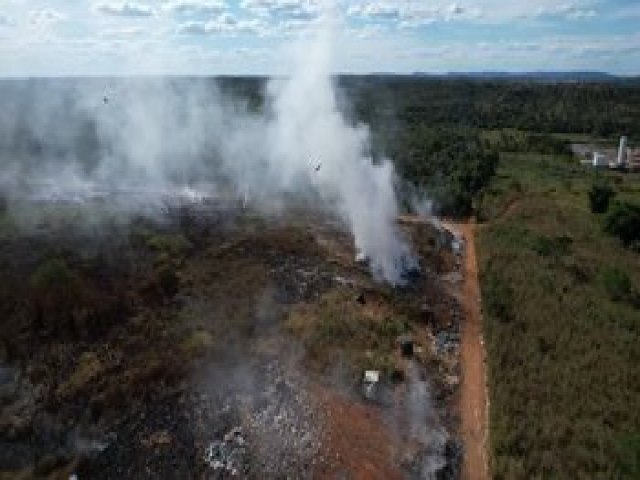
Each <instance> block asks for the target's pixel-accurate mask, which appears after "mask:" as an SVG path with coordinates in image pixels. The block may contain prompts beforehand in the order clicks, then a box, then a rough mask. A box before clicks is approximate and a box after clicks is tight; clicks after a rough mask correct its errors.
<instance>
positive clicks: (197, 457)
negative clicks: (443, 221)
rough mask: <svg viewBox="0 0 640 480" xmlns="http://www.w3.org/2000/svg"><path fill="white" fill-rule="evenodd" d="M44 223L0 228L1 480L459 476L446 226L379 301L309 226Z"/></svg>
mask: <svg viewBox="0 0 640 480" xmlns="http://www.w3.org/2000/svg"><path fill="white" fill-rule="evenodd" d="M59 210H60V209H58V210H56V212H55V215H57V217H56V219H55V221H53V220H52V217H51V215H52V214H51V212H49V213H48V214H47V216H42V217H40V219H39V220H38V221H37V222H35V223H34V224H32V225H29V227H28V228H26V227H24V226H18V225H15V224H13V223H11V221H10V220H6V219H5V221H4V223H2V224H0V225H1V228H0V266H1V267H3V268H2V274H1V275H2V282H1V286H0V323H1V325H0V327H1V328H0V332H1V333H0V479H5V478H6V479H9V478H11V479H16V478H24V479H29V478H51V479H55V478H61V479H65V480H66V479H68V478H74V477H73V476H74V475H75V476H76V477H75V478H80V479H82V478H91V479H95V478H98V479H99V478H105V479H107V478H203V479H204V478H207V479H208V478H283V477H288V478H385V479H388V478H438V479H440V478H457V477H458V470H459V466H460V461H461V455H462V451H461V448H460V447H459V442H458V440H457V438H458V437H457V432H458V420H457V417H456V414H455V411H454V409H453V407H452V405H453V403H454V402H453V399H454V398H455V395H456V392H457V386H458V381H459V380H458V378H459V365H458V346H459V326H460V322H461V315H462V313H461V308H460V305H459V304H458V302H457V300H455V296H454V295H451V294H450V293H448V292H450V291H451V289H452V288H453V289H455V288H456V286H457V285H459V283H460V277H459V273H457V272H459V270H458V269H459V266H460V259H459V258H458V257H457V256H456V254H455V252H452V251H451V249H450V245H451V238H450V237H449V236H448V235H447V234H446V232H444V231H439V230H438V229H437V228H435V227H433V226H432V225H429V224H426V223H424V222H419V221H411V222H409V221H404V222H402V228H403V229H404V230H405V232H406V234H407V235H408V236H410V237H411V239H412V240H413V243H414V244H415V246H416V250H417V252H418V254H419V255H420V263H421V271H420V273H417V272H416V273H415V274H414V275H413V276H412V277H411V279H410V282H409V283H408V285H407V286H406V287H404V288H391V287H388V286H385V285H380V284H378V283H376V282H374V281H373V280H372V279H371V277H370V275H369V273H368V270H367V268H366V265H362V264H358V263H356V262H355V261H354V260H353V259H354V258H355V252H354V251H353V247H352V246H351V241H350V238H349V236H348V234H346V233H345V232H344V231H343V230H342V228H341V227H340V226H339V224H337V223H336V222H332V221H329V220H321V218H323V217H321V216H319V214H318V213H317V212H305V211H301V212H296V213H295V214H293V213H288V214H283V215H280V216H278V217H273V218H268V219H267V218H265V217H264V216H260V215H257V214H253V213H251V212H248V211H246V210H242V209H240V208H235V207H234V208H227V207H225V208H220V207H219V206H215V205H206V204H202V205H197V206H181V207H180V208H177V207H172V208H168V209H166V210H165V211H163V212H162V216H161V217H158V218H155V219H153V220H150V219H149V218H148V217H147V218H137V219H129V220H127V222H126V223H123V222H121V221H118V222H116V223H115V224H112V225H106V224H107V223H108V222H113V219H110V220H104V221H103V222H102V223H101V224H94V225H93V226H92V227H91V228H87V227H86V224H85V223H82V228H79V223H78V222H84V218H85V217H84V216H82V215H80V216H79V215H77V212H75V211H69V210H67V211H65V212H62V213H61V212H60V211H59ZM61 218H62V219H64V222H63V221H61ZM65 222H66V223H65ZM402 339H404V341H405V343H406V341H407V339H408V341H409V342H410V343H411V345H412V348H411V352H407V351H406V348H402V345H403V343H402V341H403V340H402ZM399 340H401V342H400V343H399ZM365 370H375V371H378V372H380V381H379V383H378V384H376V386H375V391H374V394H373V395H366V396H365V395H364V391H363V385H362V376H363V372H364V371H365Z"/></svg>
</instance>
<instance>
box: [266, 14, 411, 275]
mask: <svg viewBox="0 0 640 480" xmlns="http://www.w3.org/2000/svg"><path fill="white" fill-rule="evenodd" d="M335 25H337V21H336V20H335V17H334V15H333V14H332V9H331V8H330V7H325V11H324V15H323V17H322V18H321V20H320V23H319V28H318V32H317V33H316V35H315V38H314V40H313V42H312V44H311V45H309V46H308V47H307V48H305V49H304V51H302V50H301V51H300V52H299V53H298V55H299V56H298V58H297V61H296V62H294V65H295V66H294V70H293V72H292V73H291V76H290V77H288V78H287V79H286V80H285V81H284V82H277V81H272V83H271V86H270V93H271V96H272V99H273V114H274V121H273V122H272V124H271V125H269V135H268V139H269V142H270V146H271V148H270V149H269V152H270V156H271V159H270V164H271V165H274V166H276V168H279V169H280V168H282V166H283V164H284V165H286V166H287V168H285V169H283V171H284V172H285V177H284V178H283V181H284V182H285V183H288V182H290V181H295V178H296V177H297V176H298V175H302V176H305V177H307V178H308V179H309V181H310V183H311V184H312V185H313V186H314V187H315V188H316V189H317V190H318V191H319V193H320V194H321V195H322V196H323V197H324V198H325V199H327V200H328V201H334V202H335V203H336V204H337V205H338V207H339V209H340V213H341V214H342V216H343V218H344V219H345V221H346V222H347V223H348V225H349V226H350V228H351V231H352V233H353V236H354V241H355V245H356V248H357V250H358V252H359V255H360V256H363V257H366V258H368V259H369V260H370V263H371V267H372V269H373V272H374V274H375V275H377V276H379V277H381V278H384V279H385V280H387V281H389V282H391V283H394V284H395V283H399V282H400V281H401V276H402V273H403V271H404V269H405V268H406V267H407V266H408V265H407V262H408V261H411V260H410V259H411V255H410V251H409V248H408V247H407V245H406V243H405V242H404V241H403V239H402V237H401V235H400V232H399V231H398V229H397V226H396V223H395V219H396V216H397V214H398V206H397V200H396V194H395V190H394V175H395V174H394V169H393V165H392V164H391V162H389V161H388V160H386V159H385V160H384V161H383V162H382V163H381V164H379V165H374V164H373V162H372V158H371V157H370V155H369V151H370V142H369V131H368V129H367V128H366V126H364V125H360V126H351V125H348V124H347V123H346V121H345V118H344V117H343V115H342V114H341V113H340V112H339V110H338V108H337V104H336V95H335V89H334V86H333V79H332V76H331V53H332V50H333V43H332V39H333V33H334V32H333V30H334V28H335ZM316 164H317V165H316ZM309 177H310V178H309Z"/></svg>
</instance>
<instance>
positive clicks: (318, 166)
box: [315, 163, 322, 172]
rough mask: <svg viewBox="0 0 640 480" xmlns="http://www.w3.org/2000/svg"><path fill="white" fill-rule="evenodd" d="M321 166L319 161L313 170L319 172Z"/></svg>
mask: <svg viewBox="0 0 640 480" xmlns="http://www.w3.org/2000/svg"><path fill="white" fill-rule="evenodd" d="M321 168H322V164H321V163H319V164H318V165H317V166H316V168H315V171H316V172H319V171H320V169H321Z"/></svg>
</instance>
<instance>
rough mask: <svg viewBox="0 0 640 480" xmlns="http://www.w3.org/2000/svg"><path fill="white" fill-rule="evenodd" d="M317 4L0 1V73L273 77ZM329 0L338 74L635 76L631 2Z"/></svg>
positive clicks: (637, 52)
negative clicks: (333, 7)
mask: <svg viewBox="0 0 640 480" xmlns="http://www.w3.org/2000/svg"><path fill="white" fill-rule="evenodd" d="M322 3H323V0H137V1H111V0H100V1H98V0H96V1H93V0H0V76H39V75H46V76H50V75H112V74H116V75H127V74H158V73H168V74H200V75H208V74H277V73H283V72H285V71H286V66H285V64H286V62H285V61H284V60H283V58H286V56H285V55H283V51H285V50H286V49H287V48H288V47H289V46H291V45H295V44H300V43H304V40H303V39H304V37H305V36H306V35H308V32H309V28H310V25H312V24H313V22H314V21H315V20H316V19H317V17H318V15H319V12H320V11H321V5H322ZM325 3H326V2H325ZM334 3H337V11H338V12H339V14H340V21H339V28H338V33H337V34H336V38H335V45H336V47H337V48H336V55H335V61H334V69H335V70H336V71H340V72H357V73H366V72H383V71H384V72H398V73H408V72H415V71H424V72H448V71H488V70H501V71H502V70H504V71H523V70H527V71H529V70H602V71H608V72H612V73H618V74H640V0H568V1H566V2H564V1H563V0H560V1H557V0H458V1H454V2H452V1H448V0H435V1H431V0H397V1H390V0H352V1H346V0H334Z"/></svg>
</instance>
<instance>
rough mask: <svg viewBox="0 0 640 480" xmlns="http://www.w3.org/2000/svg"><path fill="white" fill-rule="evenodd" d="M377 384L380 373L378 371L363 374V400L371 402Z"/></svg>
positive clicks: (368, 371)
mask: <svg viewBox="0 0 640 480" xmlns="http://www.w3.org/2000/svg"><path fill="white" fill-rule="evenodd" d="M378 382H380V372H379V371H378V370H367V371H365V372H364V379H363V387H364V396H365V398H367V399H369V400H372V399H373V398H374V397H375V395H376V387H377V385H378Z"/></svg>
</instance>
